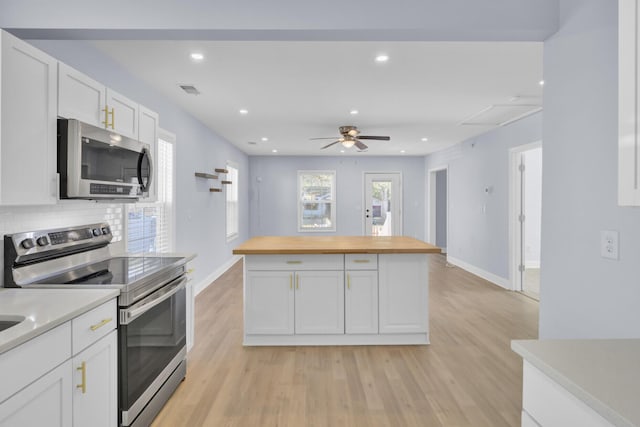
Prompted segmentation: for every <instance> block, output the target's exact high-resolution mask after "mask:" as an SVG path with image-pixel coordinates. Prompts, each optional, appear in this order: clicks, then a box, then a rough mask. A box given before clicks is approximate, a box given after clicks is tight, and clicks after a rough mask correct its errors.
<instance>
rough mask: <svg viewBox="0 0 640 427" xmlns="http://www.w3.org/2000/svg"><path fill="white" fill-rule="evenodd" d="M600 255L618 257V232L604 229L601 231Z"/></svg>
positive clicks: (610, 257) (611, 257)
mask: <svg viewBox="0 0 640 427" xmlns="http://www.w3.org/2000/svg"><path fill="white" fill-rule="evenodd" d="M600 255H602V258H609V259H618V232H617V231H613V230H603V231H601V232H600Z"/></svg>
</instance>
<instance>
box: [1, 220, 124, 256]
mask: <svg viewBox="0 0 640 427" xmlns="http://www.w3.org/2000/svg"><path fill="white" fill-rule="evenodd" d="M112 237H113V236H112V234H111V227H110V226H109V224H107V223H100V224H90V225H83V226H78V227H69V228H64V229H62V228H58V229H53V230H39V231H27V232H22V233H14V234H7V235H5V236H4V240H5V253H6V251H7V250H9V252H14V253H15V260H14V262H21V261H26V260H29V261H31V260H34V259H38V258H40V257H47V256H50V254H51V252H55V251H62V250H65V249H69V250H73V248H74V247H76V246H80V245H82V247H88V246H105V245H107V244H108V243H109V242H110V241H111V239H112ZM5 258H6V257H5ZM5 261H6V260H5Z"/></svg>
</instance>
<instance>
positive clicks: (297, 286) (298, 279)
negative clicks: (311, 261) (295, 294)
mask: <svg viewBox="0 0 640 427" xmlns="http://www.w3.org/2000/svg"><path fill="white" fill-rule="evenodd" d="M296 289H300V276H298V275H297V274H296Z"/></svg>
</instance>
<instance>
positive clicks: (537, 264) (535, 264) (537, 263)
mask: <svg viewBox="0 0 640 427" xmlns="http://www.w3.org/2000/svg"><path fill="white" fill-rule="evenodd" d="M524 268H540V261H525V262H524Z"/></svg>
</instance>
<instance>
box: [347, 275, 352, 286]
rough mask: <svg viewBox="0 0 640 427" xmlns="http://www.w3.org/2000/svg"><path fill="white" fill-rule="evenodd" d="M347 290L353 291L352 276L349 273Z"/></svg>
mask: <svg viewBox="0 0 640 427" xmlns="http://www.w3.org/2000/svg"><path fill="white" fill-rule="evenodd" d="M347 289H351V275H350V274H349V273H347Z"/></svg>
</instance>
